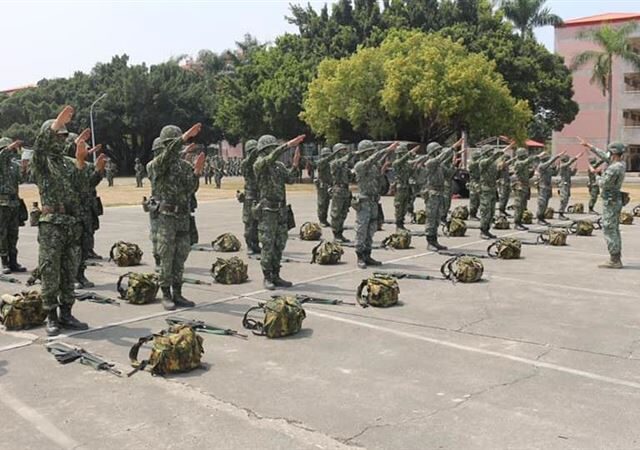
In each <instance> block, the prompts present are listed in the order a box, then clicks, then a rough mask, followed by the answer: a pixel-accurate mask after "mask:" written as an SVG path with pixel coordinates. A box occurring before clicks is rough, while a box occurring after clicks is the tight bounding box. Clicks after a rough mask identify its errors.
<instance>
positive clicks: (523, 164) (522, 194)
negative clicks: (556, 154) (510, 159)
mask: <svg viewBox="0 0 640 450" xmlns="http://www.w3.org/2000/svg"><path fill="white" fill-rule="evenodd" d="M527 154H528V152H527V150H526V149H524V148H519V149H518V150H516V160H515V162H514V163H513V172H514V175H515V180H514V181H513V194H514V206H515V211H514V214H513V222H514V224H515V226H516V229H518V230H526V229H527V227H525V226H524V225H523V224H522V215H523V214H524V210H525V209H526V208H527V194H528V191H529V189H528V188H529V180H530V173H531V165H532V164H535V163H536V161H538V155H533V156H530V157H529V158H527Z"/></svg>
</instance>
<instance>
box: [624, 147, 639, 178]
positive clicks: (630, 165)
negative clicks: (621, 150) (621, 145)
mask: <svg viewBox="0 0 640 450" xmlns="http://www.w3.org/2000/svg"><path fill="white" fill-rule="evenodd" d="M628 150H629V151H628V152H627V171H629V172H640V145H630V146H629V149H628Z"/></svg>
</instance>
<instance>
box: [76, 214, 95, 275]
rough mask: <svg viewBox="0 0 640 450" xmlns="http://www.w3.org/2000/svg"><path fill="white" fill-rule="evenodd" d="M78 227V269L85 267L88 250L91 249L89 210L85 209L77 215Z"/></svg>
mask: <svg viewBox="0 0 640 450" xmlns="http://www.w3.org/2000/svg"><path fill="white" fill-rule="evenodd" d="M78 221H79V224H78V228H79V229H80V230H81V231H80V236H79V243H80V263H79V267H78V270H84V269H86V262H87V259H88V258H89V252H90V251H91V250H92V249H93V243H94V242H93V233H94V231H93V215H92V213H91V212H90V211H85V212H84V213H82V214H81V215H80V217H78Z"/></svg>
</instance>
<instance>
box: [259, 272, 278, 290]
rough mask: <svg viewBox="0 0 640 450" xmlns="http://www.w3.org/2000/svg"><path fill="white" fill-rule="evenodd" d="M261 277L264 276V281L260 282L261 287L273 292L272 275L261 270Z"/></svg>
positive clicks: (274, 286)
mask: <svg viewBox="0 0 640 450" xmlns="http://www.w3.org/2000/svg"><path fill="white" fill-rule="evenodd" d="M262 275H263V276H264V280H263V281H262V286H263V287H264V288H265V289H266V290H268V291H275V290H276V285H275V283H274V282H273V274H272V273H271V272H269V271H268V270H263V271H262Z"/></svg>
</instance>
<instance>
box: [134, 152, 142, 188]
mask: <svg viewBox="0 0 640 450" xmlns="http://www.w3.org/2000/svg"><path fill="white" fill-rule="evenodd" d="M133 169H134V170H135V172H136V187H139V188H141V187H142V179H143V178H144V166H143V165H142V163H141V162H140V158H136V164H135V165H134V167H133Z"/></svg>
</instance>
